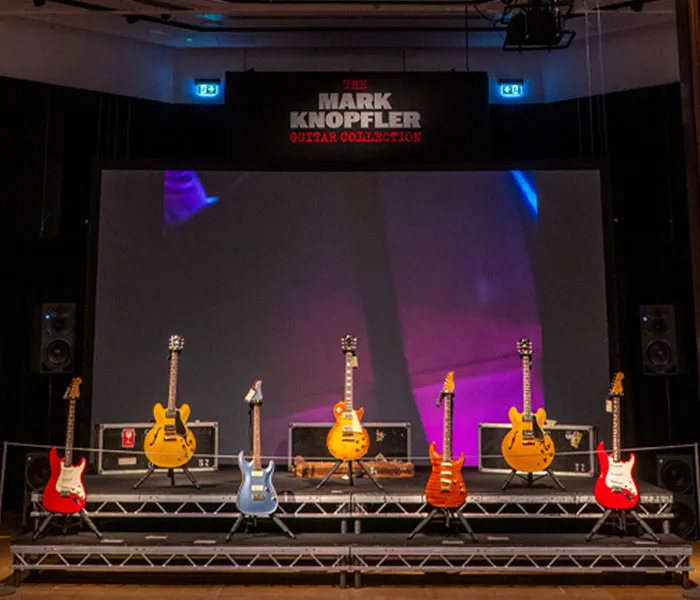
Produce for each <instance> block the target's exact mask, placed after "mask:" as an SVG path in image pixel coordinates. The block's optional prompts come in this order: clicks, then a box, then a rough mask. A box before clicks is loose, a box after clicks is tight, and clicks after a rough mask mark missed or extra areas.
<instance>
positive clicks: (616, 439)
mask: <svg viewBox="0 0 700 600" xmlns="http://www.w3.org/2000/svg"><path fill="white" fill-rule="evenodd" d="M612 403H613V414H612V421H613V460H614V461H615V462H620V457H621V454H622V449H621V443H620V441H621V438H622V436H621V435H620V433H621V432H620V396H618V395H614V396H613V397H612Z"/></svg>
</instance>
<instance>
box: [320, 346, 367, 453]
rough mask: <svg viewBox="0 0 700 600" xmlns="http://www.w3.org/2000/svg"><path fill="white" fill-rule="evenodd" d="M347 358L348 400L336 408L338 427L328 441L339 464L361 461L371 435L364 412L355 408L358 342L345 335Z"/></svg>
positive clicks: (332, 429)
mask: <svg viewBox="0 0 700 600" xmlns="http://www.w3.org/2000/svg"><path fill="white" fill-rule="evenodd" d="M341 347H342V349H343V354H344V355H345V400H344V401H343V402H338V403H337V404H336V405H335V406H334V407H333V415H334V416H335V425H333V427H331V430H330V431H329V432H328V437H327V438H326V445H327V446H328V452H330V453H331V455H333V456H334V457H335V458H337V459H338V460H358V459H360V458H362V457H363V456H364V455H365V454H367V451H368V450H369V434H368V433H367V430H366V429H365V428H364V427H362V425H361V423H360V421H361V420H362V415H363V414H364V409H362V408H358V409H357V410H355V409H354V408H353V405H352V403H353V389H352V383H353V371H354V369H356V368H357V365H358V363H357V338H356V337H353V336H352V335H345V336H343V337H342V338H341Z"/></svg>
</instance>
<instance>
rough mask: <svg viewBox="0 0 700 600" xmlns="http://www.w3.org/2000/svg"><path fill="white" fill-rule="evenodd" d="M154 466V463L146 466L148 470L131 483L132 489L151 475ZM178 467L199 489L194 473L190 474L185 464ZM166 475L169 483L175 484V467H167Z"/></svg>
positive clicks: (154, 468)
mask: <svg viewBox="0 0 700 600" xmlns="http://www.w3.org/2000/svg"><path fill="white" fill-rule="evenodd" d="M156 468H157V467H156V466H155V465H151V466H150V467H148V471H146V474H145V475H144V476H143V477H141V479H139V480H138V481H137V482H136V483H135V484H134V485H133V489H137V488H138V487H140V486H141V484H142V483H144V482H145V481H146V480H147V479H148V478H149V477H150V476H151V475H153V473H154V472H155V470H156ZM180 468H181V469H182V472H183V473H184V474H185V475H187V479H189V480H190V482H191V483H192V485H193V486H194V487H195V489H198V490H199V489H201V488H200V485H199V483H198V482H197V480H196V479H195V478H194V475H192V471H190V470H189V469H188V468H187V465H182V466H181V467H180ZM168 477H170V485H175V469H168Z"/></svg>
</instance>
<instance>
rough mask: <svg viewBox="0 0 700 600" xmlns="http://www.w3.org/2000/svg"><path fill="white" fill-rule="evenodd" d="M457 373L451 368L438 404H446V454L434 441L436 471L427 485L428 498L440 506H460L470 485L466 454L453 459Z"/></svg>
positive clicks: (431, 460) (434, 465)
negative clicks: (464, 473)
mask: <svg viewBox="0 0 700 600" xmlns="http://www.w3.org/2000/svg"><path fill="white" fill-rule="evenodd" d="M454 390H455V373H454V371H450V372H449V373H448V374H447V377H446V378H445V383H444V385H443V386H442V392H441V393H440V397H439V398H438V401H437V406H440V404H441V403H442V404H443V405H444V412H443V434H442V454H439V453H438V452H437V450H436V449H435V442H433V443H432V444H430V449H429V453H430V464H431V466H432V471H431V473H430V477H429V478H428V483H427V484H426V486H425V499H426V500H427V502H428V504H430V505H431V506H435V507H436V508H458V507H460V506H462V505H463V504H464V502H465V500H466V499H467V486H466V485H464V478H463V477H462V467H463V466H464V454H460V455H459V458H458V459H457V460H452V406H453V401H454Z"/></svg>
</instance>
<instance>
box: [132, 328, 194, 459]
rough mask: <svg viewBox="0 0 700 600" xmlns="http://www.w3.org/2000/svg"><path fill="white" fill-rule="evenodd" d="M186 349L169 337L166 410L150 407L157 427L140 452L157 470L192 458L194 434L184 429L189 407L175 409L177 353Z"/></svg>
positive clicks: (182, 343)
mask: <svg viewBox="0 0 700 600" xmlns="http://www.w3.org/2000/svg"><path fill="white" fill-rule="evenodd" d="M184 347H185V340H184V339H183V338H182V337H180V336H179V335H171V336H170V340H169V342H168V349H169V350H170V385H169V387H168V407H167V408H164V407H163V405H162V404H160V403H158V404H156V405H155V406H154V407H153V417H154V418H155V420H156V424H155V425H154V426H153V428H152V429H151V430H150V431H149V432H148V433H147V434H146V439H145V440H144V444H143V450H144V452H145V453H146V458H148V460H150V461H151V463H153V464H154V465H155V466H156V467H160V468H162V469H174V468H175V467H182V466H183V465H185V464H187V462H188V461H189V460H190V458H192V455H193V454H194V451H195V448H196V445H197V444H196V441H195V439H194V434H193V433H192V432H191V431H190V430H189V429H188V428H187V419H189V417H190V407H189V406H188V405H187V404H183V405H182V406H180V408H178V407H177V370H178V358H179V356H180V352H182V349H183V348H184Z"/></svg>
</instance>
